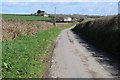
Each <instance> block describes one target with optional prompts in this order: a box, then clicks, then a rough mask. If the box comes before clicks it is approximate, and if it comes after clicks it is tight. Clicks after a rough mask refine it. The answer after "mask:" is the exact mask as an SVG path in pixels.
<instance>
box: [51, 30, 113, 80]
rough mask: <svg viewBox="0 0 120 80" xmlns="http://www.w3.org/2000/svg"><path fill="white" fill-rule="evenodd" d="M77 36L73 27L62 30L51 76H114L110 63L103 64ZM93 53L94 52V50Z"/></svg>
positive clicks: (54, 53) (54, 54)
mask: <svg viewBox="0 0 120 80" xmlns="http://www.w3.org/2000/svg"><path fill="white" fill-rule="evenodd" d="M85 45H87V44H86V43H85V42H84V41H83V39H81V38H79V40H78V38H77V37H76V34H74V33H73V32H72V31H71V28H68V29H65V30H63V31H61V33H60V34H59V36H58V38H57V39H56V45H55V48H54V50H53V56H52V61H51V62H52V63H51V68H50V77H52V78H113V77H114V76H112V74H111V72H113V71H112V70H111V68H110V69H109V67H111V66H109V65H107V64H105V65H103V64H101V63H99V62H98V61H97V59H96V57H93V56H92V54H91V52H90V51H89V50H88V49H87V48H86V47H85ZM92 53H93V52H92Z"/></svg>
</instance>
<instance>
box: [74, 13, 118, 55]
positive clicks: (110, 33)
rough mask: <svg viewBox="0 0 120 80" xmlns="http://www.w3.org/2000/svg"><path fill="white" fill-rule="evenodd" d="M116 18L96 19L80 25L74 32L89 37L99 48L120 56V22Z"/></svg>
mask: <svg viewBox="0 0 120 80" xmlns="http://www.w3.org/2000/svg"><path fill="white" fill-rule="evenodd" d="M119 16H120V15H116V16H106V17H100V18H95V20H90V19H89V20H85V21H83V22H81V23H79V24H78V25H77V26H76V27H75V28H74V29H73V31H74V32H76V33H78V34H79V35H81V34H82V35H83V36H85V37H87V38H88V39H89V40H90V41H91V42H92V43H93V44H94V45H96V46H97V47H99V48H101V49H103V50H105V51H108V52H110V53H113V54H115V55H119V56H120V43H119V41H120V37H119V34H120V29H119V28H120V26H119V25H120V24H119V23H118V21H120V20H119V19H120V18H118V17H119Z"/></svg>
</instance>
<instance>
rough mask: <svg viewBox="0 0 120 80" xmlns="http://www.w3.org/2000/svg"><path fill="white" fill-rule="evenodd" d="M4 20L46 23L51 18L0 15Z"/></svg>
mask: <svg viewBox="0 0 120 80" xmlns="http://www.w3.org/2000/svg"><path fill="white" fill-rule="evenodd" d="M0 15H2V19H4V20H29V21H48V20H51V19H52V18H50V17H44V16H25V15H15V14H0Z"/></svg>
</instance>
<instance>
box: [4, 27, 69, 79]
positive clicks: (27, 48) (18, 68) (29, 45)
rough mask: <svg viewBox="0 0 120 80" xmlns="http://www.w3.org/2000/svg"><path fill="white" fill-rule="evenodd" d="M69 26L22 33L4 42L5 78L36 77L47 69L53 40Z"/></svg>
mask: <svg viewBox="0 0 120 80" xmlns="http://www.w3.org/2000/svg"><path fill="white" fill-rule="evenodd" d="M66 27H68V26H62V27H61V26H60V27H56V28H50V29H47V30H45V31H38V32H37V33H36V34H35V35H32V36H29V35H26V36H25V35H20V36H18V37H17V38H15V39H14V40H9V41H3V42H2V61H3V62H2V68H3V70H2V74H3V77H4V78H36V77H41V76H42V74H43V72H44V71H45V65H46V62H44V59H46V58H48V56H49V53H50V52H49V50H50V47H51V43H52V41H53V40H54V39H55V38H56V37H57V35H58V34H59V32H60V31H61V30H62V29H64V28H66Z"/></svg>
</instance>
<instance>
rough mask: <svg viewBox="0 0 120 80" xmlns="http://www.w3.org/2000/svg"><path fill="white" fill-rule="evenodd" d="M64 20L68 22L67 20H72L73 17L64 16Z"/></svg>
mask: <svg viewBox="0 0 120 80" xmlns="http://www.w3.org/2000/svg"><path fill="white" fill-rule="evenodd" d="M64 21H65V22H66V21H68V22H69V21H72V18H71V17H65V18H64Z"/></svg>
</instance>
